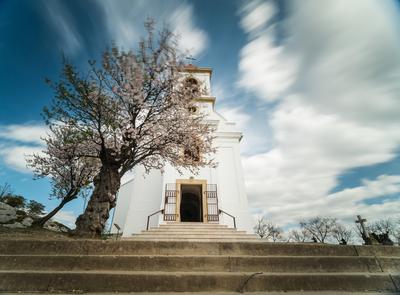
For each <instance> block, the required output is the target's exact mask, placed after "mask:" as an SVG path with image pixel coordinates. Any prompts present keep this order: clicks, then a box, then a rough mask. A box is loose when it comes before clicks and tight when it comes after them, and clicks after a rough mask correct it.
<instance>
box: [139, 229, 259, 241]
mask: <svg viewBox="0 0 400 295" xmlns="http://www.w3.org/2000/svg"><path fill="white" fill-rule="evenodd" d="M132 236H174V237H189V236H191V237H207V236H209V237H232V238H235V237H248V238H249V239H258V240H261V239H260V238H259V237H258V236H256V235H249V234H246V233H245V232H214V231H204V232H200V231H199V232H187V231H174V232H169V231H144V232H142V233H140V234H133V235H132Z"/></svg>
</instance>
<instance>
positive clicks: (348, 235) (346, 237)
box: [332, 223, 354, 244]
mask: <svg viewBox="0 0 400 295" xmlns="http://www.w3.org/2000/svg"><path fill="white" fill-rule="evenodd" d="M332 236H333V237H334V238H335V239H336V241H337V242H338V243H340V244H348V243H349V242H351V240H352V239H353V237H354V230H353V229H352V228H350V227H348V226H345V225H343V224H340V223H336V225H335V226H334V227H333V229H332Z"/></svg>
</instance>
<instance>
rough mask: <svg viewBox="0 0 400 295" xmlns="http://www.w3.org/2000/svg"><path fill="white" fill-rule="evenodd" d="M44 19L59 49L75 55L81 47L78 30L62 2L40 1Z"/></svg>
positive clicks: (56, 0) (55, 0)
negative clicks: (47, 22) (55, 38)
mask: <svg viewBox="0 0 400 295" xmlns="http://www.w3.org/2000/svg"><path fill="white" fill-rule="evenodd" d="M42 4H43V7H44V11H45V13H46V14H45V17H46V18H47V19H48V20H49V22H50V23H51V24H52V26H51V27H52V28H53V29H54V30H55V31H56V33H57V38H58V41H59V43H60V44H59V48H61V49H62V50H63V51H65V52H66V53H68V54H72V55H74V54H76V53H77V52H78V51H79V50H80V49H81V47H82V40H81V36H80V34H79V30H78V28H77V27H76V26H75V23H74V19H73V17H72V15H71V14H70V11H69V9H68V8H67V7H66V6H65V4H64V3H63V2H62V1H58V0H54V1H42Z"/></svg>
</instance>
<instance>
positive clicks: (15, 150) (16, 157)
mask: <svg viewBox="0 0 400 295" xmlns="http://www.w3.org/2000/svg"><path fill="white" fill-rule="evenodd" d="M42 150H43V148H42V147H38V146H26V145H22V146H8V147H5V148H2V149H1V150H0V159H1V160H2V161H3V163H4V164H5V165H6V166H8V168H11V169H13V170H16V171H18V172H22V173H31V172H32V171H31V170H30V169H28V168H27V167H26V164H27V163H26V160H25V158H26V156H28V155H32V154H34V153H35V154H38V153H41V151H42Z"/></svg>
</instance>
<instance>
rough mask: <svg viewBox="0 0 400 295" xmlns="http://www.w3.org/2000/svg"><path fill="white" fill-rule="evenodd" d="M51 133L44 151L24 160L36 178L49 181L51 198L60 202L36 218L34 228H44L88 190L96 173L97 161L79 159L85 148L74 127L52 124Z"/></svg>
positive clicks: (46, 139)
mask: <svg viewBox="0 0 400 295" xmlns="http://www.w3.org/2000/svg"><path fill="white" fill-rule="evenodd" d="M50 130H51V134H50V136H48V137H47V138H44V141H45V142H46V150H44V151H43V152H42V153H41V154H34V155H31V156H29V157H27V162H28V167H31V168H32V169H33V170H34V174H35V177H36V178H42V177H49V178H50V181H51V185H52V191H51V194H50V197H51V198H57V199H60V200H61V202H60V204H59V205H58V206H57V207H56V208H54V209H53V210H52V211H51V212H49V213H48V214H46V215H45V216H43V217H41V218H38V219H36V220H35V221H34V225H37V226H43V225H44V224H45V223H46V222H47V221H48V220H49V219H50V218H52V217H53V216H54V215H56V214H57V212H58V211H60V210H61V208H63V207H64V206H65V204H67V203H69V202H71V201H72V200H74V199H76V198H77V197H78V196H79V194H80V193H81V192H83V191H85V190H87V189H89V187H90V184H91V183H92V182H93V177H94V176H95V175H96V174H97V173H98V170H99V161H98V160H97V159H95V158H90V157H80V156H79V155H80V153H81V152H82V151H84V150H85V149H86V148H87V146H84V142H81V141H80V140H79V138H80V137H81V135H80V133H78V132H76V130H75V128H74V127H73V126H71V125H68V124H65V125H60V126H56V125H54V126H51V129H50Z"/></svg>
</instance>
